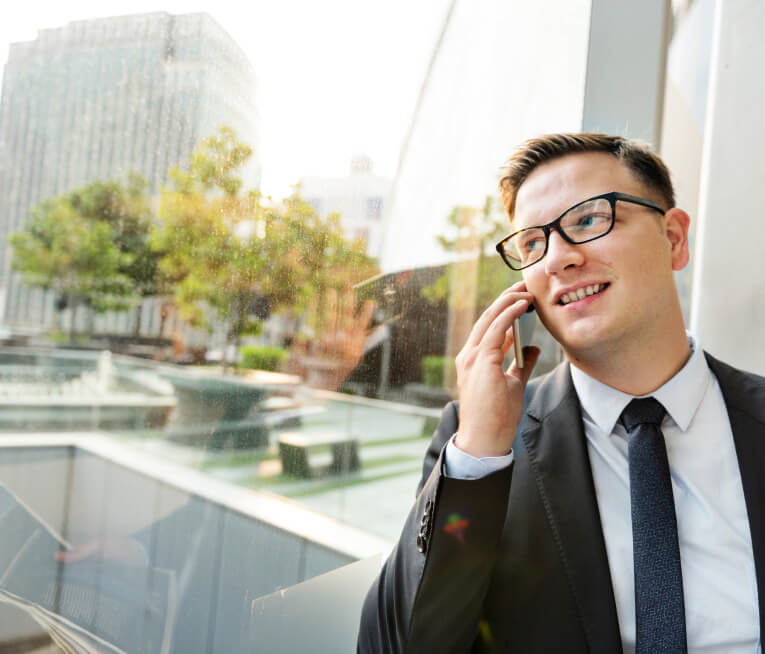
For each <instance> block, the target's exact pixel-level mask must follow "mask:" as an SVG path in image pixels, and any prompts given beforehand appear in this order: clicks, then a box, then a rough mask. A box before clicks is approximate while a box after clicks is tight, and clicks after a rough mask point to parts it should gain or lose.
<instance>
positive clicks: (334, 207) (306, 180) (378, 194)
mask: <svg viewBox="0 0 765 654" xmlns="http://www.w3.org/2000/svg"><path fill="white" fill-rule="evenodd" d="M391 185H392V180H390V179H388V178H387V177H380V176H379V175H375V174H374V171H373V166H372V161H371V159H369V157H367V156H365V155H356V156H354V157H353V159H352V160H351V170H350V175H348V176H346V177H303V178H302V179H301V180H300V193H301V195H302V196H303V197H304V198H305V200H306V201H307V202H308V203H309V204H311V205H312V206H313V208H314V209H316V212H317V213H318V214H319V215H320V216H321V217H322V218H326V217H327V216H328V215H330V214H332V213H339V214H340V222H341V224H342V226H343V229H344V230H345V234H346V236H347V237H348V238H361V239H362V240H363V241H364V243H366V251H367V254H369V255H370V256H372V257H376V258H379V256H380V251H381V248H382V238H383V229H384V220H383V218H384V216H385V212H386V211H387V210H388V204H389V200H390V190H391Z"/></svg>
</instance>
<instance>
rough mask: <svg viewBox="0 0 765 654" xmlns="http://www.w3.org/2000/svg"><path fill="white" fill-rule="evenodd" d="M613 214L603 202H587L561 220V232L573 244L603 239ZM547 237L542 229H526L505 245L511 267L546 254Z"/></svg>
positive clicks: (532, 260)
mask: <svg viewBox="0 0 765 654" xmlns="http://www.w3.org/2000/svg"><path fill="white" fill-rule="evenodd" d="M612 218H613V211H612V209H611V203H610V202H609V201H608V200H606V199H605V198H598V199H596V200H587V201H586V202H582V204H578V205H576V206H575V207H572V208H571V209H569V210H568V211H567V212H566V213H565V214H563V216H561V218H560V223H559V224H560V228H561V230H562V231H563V233H564V234H565V235H566V236H567V237H568V238H569V239H571V241H573V242H574V243H584V242H585V241H591V240H592V239H595V238H598V236H603V234H605V233H606V232H607V231H608V230H609V229H610V227H611V220H612ZM546 246H547V234H546V233H545V230H544V229H543V228H542V227H534V228H532V229H525V230H523V231H521V232H518V233H517V234H514V235H513V236H512V237H511V238H509V239H508V240H507V241H505V243H504V251H505V254H506V255H507V256H508V257H509V258H510V260H511V261H512V262H513V263H517V264H519V265H521V266H528V265H531V264H532V263H535V262H536V261H538V260H539V259H541V258H542V256H543V255H544V253H545V251H546V250H547V247H546Z"/></svg>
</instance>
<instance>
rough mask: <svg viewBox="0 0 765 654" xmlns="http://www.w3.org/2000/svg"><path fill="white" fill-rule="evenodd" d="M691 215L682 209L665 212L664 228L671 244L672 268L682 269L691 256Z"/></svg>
mask: <svg viewBox="0 0 765 654" xmlns="http://www.w3.org/2000/svg"><path fill="white" fill-rule="evenodd" d="M690 224H691V219H690V216H688V214H687V213H685V211H683V210H682V209H677V208H675V209H670V210H669V211H667V213H666V214H664V229H665V234H666V236H667V239H668V240H669V245H670V254H671V256H672V270H682V269H683V268H685V266H686V265H687V264H688V260H689V259H690V257H691V254H690V249H689V248H688V227H689V226H690Z"/></svg>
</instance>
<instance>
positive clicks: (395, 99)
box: [0, 0, 449, 197]
mask: <svg viewBox="0 0 765 654" xmlns="http://www.w3.org/2000/svg"><path fill="white" fill-rule="evenodd" d="M448 2H449V0H416V1H415V2H412V0H386V1H385V2H380V1H379V0H320V1H317V0H255V1H253V2H250V3H249V4H245V3H242V2H241V0H239V1H238V2H231V1H229V0H215V1H214V2H212V1H210V0H208V1H207V2H203V1H199V0H159V1H158V2H151V1H149V0H133V1H131V2H127V1H123V0H101V1H99V2H96V1H94V0H69V1H68V2H66V3H61V2H55V3H54V2H48V1H45V2H44V1H41V0H27V1H24V2H22V3H19V4H18V5H16V6H15V7H14V10H13V11H12V12H6V15H5V16H4V18H3V21H2V22H0V64H2V65H4V64H5V61H6V59H7V55H8V44H9V43H12V42H17V41H27V40H32V39H34V38H35V37H36V35H37V30H38V29H43V28H50V27H60V26H62V25H65V24H66V23H68V22H70V21H73V20H82V19H88V18H100V17H104V16H119V15H125V14H133V13H144V12H150V11H167V12H169V13H173V14H179V13H187V12H193V11H205V12H207V13H208V14H210V15H211V16H213V18H215V19H216V20H217V21H218V22H219V23H220V24H221V26H222V27H223V28H224V29H226V30H227V31H228V32H229V34H231V36H232V37H233V38H234V40H235V41H236V42H237V43H238V44H239V45H240V47H241V48H242V49H243V50H244V51H245V52H246V53H247V55H248V56H249V57H250V60H251V62H252V64H253V67H254V69H255V74H256V76H257V78H258V88H257V93H256V98H257V99H256V103H257V108H258V114H259V120H260V122H259V130H260V135H261V143H260V147H259V149H260V152H259V153H258V154H259V158H260V161H261V165H262V167H263V178H262V182H261V187H262V190H263V191H264V193H266V194H267V195H272V196H274V197H283V196H285V195H287V194H288V193H289V190H290V186H291V185H292V184H294V183H296V182H297V181H298V180H299V179H300V178H301V177H304V176H312V175H318V176H342V175H345V174H347V173H348V171H349V167H350V160H351V156H352V155H353V154H356V153H363V154H367V155H368V156H370V157H371V158H372V160H373V161H374V163H375V170H374V172H375V173H377V174H380V175H384V176H389V177H393V175H394V174H395V169H396V164H397V162H398V156H399V150H400V147H401V142H402V140H403V138H404V135H405V133H406V130H407V127H408V125H409V121H410V120H411V116H412V112H413V110H414V106H415V103H416V100H417V94H418V92H419V89H420V85H421V83H422V79H423V76H424V73H425V70H426V68H427V64H428V60H429V58H430V55H431V53H432V50H433V46H434V43H435V40H436V37H437V35H438V32H439V31H440V29H441V26H442V23H443V19H444V16H445V14H446V10H447V5H448Z"/></svg>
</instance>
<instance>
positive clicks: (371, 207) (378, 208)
mask: <svg viewBox="0 0 765 654" xmlns="http://www.w3.org/2000/svg"><path fill="white" fill-rule="evenodd" d="M382 208H383V199H382V198H380V197H373V198H367V218H381V217H382Z"/></svg>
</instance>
